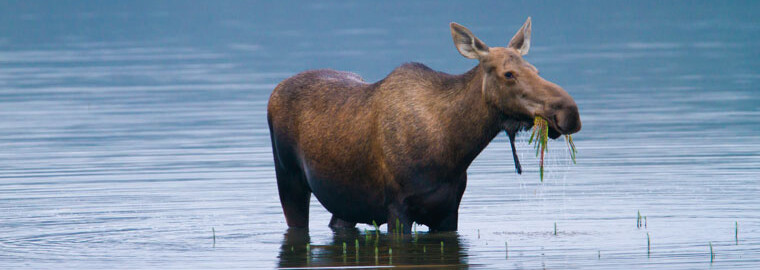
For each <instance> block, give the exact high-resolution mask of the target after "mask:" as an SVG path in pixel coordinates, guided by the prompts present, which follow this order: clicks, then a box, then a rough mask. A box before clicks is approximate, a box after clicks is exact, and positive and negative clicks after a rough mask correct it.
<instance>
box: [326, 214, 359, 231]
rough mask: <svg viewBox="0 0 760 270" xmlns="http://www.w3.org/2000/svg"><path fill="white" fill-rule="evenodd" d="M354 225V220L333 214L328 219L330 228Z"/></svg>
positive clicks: (352, 226)
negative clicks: (347, 219) (349, 220)
mask: <svg viewBox="0 0 760 270" xmlns="http://www.w3.org/2000/svg"><path fill="white" fill-rule="evenodd" d="M354 227H356V222H348V221H345V220H342V219H340V218H338V217H336V216H335V215H333V216H332V218H331V219H330V228H331V229H333V230H341V229H353V228H354Z"/></svg>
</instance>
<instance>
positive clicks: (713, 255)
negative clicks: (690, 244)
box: [710, 242, 715, 263]
mask: <svg viewBox="0 0 760 270" xmlns="http://www.w3.org/2000/svg"><path fill="white" fill-rule="evenodd" d="M714 260H715V253H713V248H712V242H710V263H712V262H713V261H714Z"/></svg>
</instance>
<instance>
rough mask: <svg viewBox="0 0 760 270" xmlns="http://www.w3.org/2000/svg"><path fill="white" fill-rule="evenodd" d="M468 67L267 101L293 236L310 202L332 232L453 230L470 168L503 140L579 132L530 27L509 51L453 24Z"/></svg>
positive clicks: (286, 86)
mask: <svg viewBox="0 0 760 270" xmlns="http://www.w3.org/2000/svg"><path fill="white" fill-rule="evenodd" d="M450 27H451V35H452V37H453V38H454V44H455V45H456V48H457V50H459V53H461V54H462V55H463V56H464V57H467V58H471V59H478V60H479V64H478V65H477V66H475V67H474V68H472V69H471V70H470V71H467V72H466V73H464V74H461V75H450V74H446V73H442V72H437V71H434V70H432V69H430V68H428V67H427V66H425V65H423V64H419V63H408V64H404V65H402V66H400V67H398V68H396V69H395V70H393V72H391V73H390V74H389V75H388V76H387V77H386V78H384V79H382V80H380V81H378V82H376V83H366V82H364V80H362V78H361V77H359V76H358V75H356V74H353V73H349V72H342V71H334V70H328V69H322V70H311V71H306V72H302V73H300V74H297V75H295V76H293V77H290V78H288V79H286V80H284V81H282V82H281V83H280V84H279V85H277V87H276V88H275V89H274V91H273V92H272V95H271V97H270V98H269V105H268V108H267V109H268V111H267V112H268V114H267V120H268V122H269V131H270V135H271V139H272V150H273V154H274V164H275V171H276V174H277V187H278V189H279V194H280V203H281V204H282V209H283V211H284V213H285V219H286V221H287V224H288V226H289V227H301V228H308V225H309V200H310V197H311V193H314V195H315V196H316V197H317V199H318V200H319V202H320V203H322V205H324V207H325V208H326V209H327V210H328V211H330V212H331V213H332V214H333V216H332V219H331V220H330V227H331V228H334V229H336V228H353V227H354V226H355V225H356V223H367V224H371V223H373V222H377V223H378V224H383V223H388V224H389V225H391V224H397V223H398V224H400V225H401V226H395V225H394V226H388V228H389V231H391V230H396V229H394V228H402V229H401V230H402V231H403V232H405V233H409V232H410V230H411V225H412V222H417V223H418V224H424V225H427V226H428V227H429V228H430V229H431V231H451V230H456V229H457V219H458V211H459V203H460V201H461V199H462V194H463V193H464V190H465V186H466V185H467V168H468V167H469V166H470V163H472V161H473V160H474V159H475V157H476V156H477V155H478V154H479V153H480V152H481V151H482V150H483V149H484V148H485V147H486V145H488V143H489V142H490V141H491V140H492V139H493V138H494V137H496V135H497V134H498V133H499V132H500V131H502V130H504V131H506V132H507V134H508V135H509V137H510V139H511V140H512V147H513V149H512V151H513V156H514V157H515V162H516V164H515V165H516V166H517V168H518V172H519V170H520V168H519V165H518V163H517V159H516V155H514V142H513V140H514V135H515V133H517V132H518V131H519V130H523V129H526V128H530V127H531V126H532V125H533V118H534V117H535V116H541V117H543V118H544V119H546V120H547V121H548V122H549V136H550V137H551V138H552V139H556V138H557V137H559V136H560V134H572V133H575V132H578V131H579V130H580V129H581V120H580V116H579V113H578V106H577V105H576V104H575V101H574V100H573V98H572V97H570V95H569V94H568V93H567V92H565V90H563V89H562V88H561V87H559V86H558V85H556V84H554V83H551V82H549V81H546V80H544V79H543V78H541V77H540V76H539V74H538V70H537V69H536V68H535V67H534V66H533V65H531V64H529V63H528V62H527V61H525V59H523V58H522V56H523V55H525V54H527V53H528V50H529V49H530V34H531V21H530V18H528V20H527V21H526V22H525V24H524V25H523V26H522V28H520V30H519V31H517V34H515V35H514V37H513V38H512V40H510V41H509V45H507V47H493V48H489V47H488V46H486V44H485V43H483V42H482V41H480V40H479V39H478V38H477V37H475V36H474V35H473V34H472V33H471V32H470V31H469V30H468V29H467V28H465V27H464V26H461V25H459V24H457V23H451V25H450Z"/></svg>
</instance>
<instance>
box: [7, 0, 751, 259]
mask: <svg viewBox="0 0 760 270" xmlns="http://www.w3.org/2000/svg"><path fill="white" fill-rule="evenodd" d="M757 10H760V5H759V4H758V3H757V2H741V1H726V2H715V1H692V2H675V1H672V2H671V1H668V2H664V3H659V1H643V2H642V1H638V2H635V3H634V2H614V1H603V2H602V1H599V2H592V1H584V2H567V3H566V2H533V1H530V2H528V1H495V2H478V3H439V2H433V1H419V2H417V1H415V2H411V3H407V2H406V1H383V2H369V1H368V2H350V3H341V2H322V1H320V2H318V3H317V2H315V3H311V2H299V3H287V2H274V3H273V2H253V1H252V2H238V1H224V2H221V3H216V2H211V1H160V2H156V1H124V2H111V1H77V2H61V1H4V2H2V3H0V268H2V269H17V268H25V269H27V268H56V269H60V268H80V269H81V268H95V269H102V268H111V269H116V268H129V269H134V268H179V269H187V268H204V269H207V268H224V269H229V268H275V267H301V266H307V267H314V266H332V267H338V266H355V265H382V266H387V265H397V266H399V265H409V264H419V265H427V266H431V267H435V266H445V265H449V266H457V267H473V268H532V269H535V268H549V269H574V268H584V269H587V268H594V269H621V268H630V267H634V268H648V269H664V268H667V269H693V268H700V269H704V268H711V267H714V268H724V269H755V268H757V266H758V265H760V208H758V206H759V205H760V135H758V134H760V90H759V89H758V86H757V85H760V61H759V60H760V19H758V17H757V16H756V11H757ZM528 16H532V18H533V39H532V48H531V51H530V54H529V55H528V56H527V57H526V59H527V60H528V61H530V62H531V63H532V64H534V65H535V66H537V67H538V68H539V69H540V70H541V75H542V76H543V77H544V78H546V79H548V80H551V81H553V82H555V83H557V84H559V85H561V86H563V87H564V88H565V89H566V90H568V92H569V93H570V94H571V95H573V97H574V98H575V100H576V102H577V103H578V105H579V107H580V112H581V118H582V120H583V130H582V131H581V132H580V133H578V134H577V135H575V136H574V139H575V143H576V145H577V146H578V150H579V153H578V164H576V165H570V161H569V157H568V155H567V153H566V152H565V150H564V142H563V141H562V140H559V141H556V142H550V146H551V147H552V149H551V152H550V153H549V156H548V157H549V161H548V163H547V167H546V170H547V176H546V179H545V181H544V182H543V183H542V182H540V181H539V179H538V172H537V171H538V168H537V167H538V166H537V164H538V161H537V160H536V159H535V157H534V156H533V152H532V146H529V145H528V144H527V142H526V139H527V137H526V135H524V134H523V135H522V136H521V137H520V143H519V144H518V148H519V149H520V151H519V153H520V155H521V160H522V162H523V166H524V169H525V170H526V171H525V172H524V173H523V175H517V174H515V173H514V167H513V164H512V160H511V155H510V153H509V145H508V143H507V140H506V137H505V136H499V137H498V138H497V139H496V140H494V141H493V142H492V143H491V145H490V146H489V147H488V148H487V149H486V150H485V151H484V152H483V153H482V154H481V155H480V156H479V157H478V159H476V161H475V162H474V164H473V165H472V166H471V167H470V170H469V183H468V189H467V191H466V193H465V195H464V199H463V201H462V206H461V208H460V221H459V228H460V229H459V231H458V232H457V233H454V234H442V235H436V234H426V233H424V232H425V231H426V228H425V227H420V228H418V229H419V230H420V232H421V233H420V236H418V239H417V240H416V241H415V240H414V239H410V238H407V239H396V238H393V236H388V235H380V237H379V238H380V239H379V240H378V239H377V237H376V236H372V233H371V232H370V233H369V235H365V233H364V229H371V228H370V227H366V226H360V227H359V228H360V230H359V234H348V235H340V234H333V232H332V231H330V230H329V229H328V227H327V223H328V221H329V218H330V215H329V213H327V212H326V211H325V210H324V208H322V207H321V206H320V205H319V203H318V202H317V201H316V200H314V199H313V201H312V207H311V228H310V231H309V233H308V235H302V234H298V233H292V232H288V231H287V230H286V229H287V226H286V224H285V220H284V217H283V216H282V210H281V208H280V205H279V199H278V196H277V190H276V185H275V178H274V169H273V168H274V167H273V164H272V156H271V148H270V146H269V135H268V130H267V126H266V121H265V107H266V103H267V98H268V97H269V93H271V91H272V89H273V88H274V86H275V85H276V84H277V83H278V82H279V81H281V80H283V79H285V78H287V77H289V76H291V75H293V74H295V73H297V72H300V71H303V70H307V69H313V68H333V69H338V70H348V71H352V72H355V73H358V74H360V75H362V76H363V77H364V78H365V79H366V80H368V81H376V80H379V79H382V78H383V77H384V76H385V75H386V74H387V73H388V72H390V70H392V69H393V68H394V67H396V66H398V65H399V64H401V63H404V62H409V61H417V62H422V63H425V64H427V65H428V66H430V67H431V68H433V69H436V70H441V71H444V72H448V73H462V72H465V71H466V70H468V69H470V68H471V67H472V66H473V65H475V62H473V61H472V60H468V59H465V58H462V57H461V56H460V55H459V54H458V53H457V52H456V50H455V48H454V46H453V44H452V43H451V37H450V32H449V29H448V23H449V22H450V21H456V22H459V23H461V24H463V25H466V26H468V27H469V28H470V29H471V30H472V31H473V32H474V33H475V34H476V35H477V36H478V37H480V39H482V40H483V41H484V42H486V43H487V44H488V45H490V46H504V45H505V44H506V43H507V41H508V40H509V38H510V37H511V36H512V35H513V34H514V32H515V31H516V30H517V29H518V28H519V26H520V25H521V24H522V23H523V22H524V20H525V18H526V17H528ZM637 213H640V214H641V215H642V216H646V223H645V225H646V226H641V227H640V228H639V227H637ZM642 219H643V218H642ZM737 223H738V235H737V233H736V230H737V227H736V224H737ZM555 224H556V228H557V229H556V230H557V233H556V235H555V233H554V228H555ZM383 227H384V226H383ZM212 229H213V232H212ZM382 229H383V231H384V228H382ZM648 236H649V242H650V243H649V248H647V237H648ZM737 236H738V241H737ZM368 237H369V238H368ZM356 239H358V240H360V246H361V248H360V253H359V254H355V253H354V250H355V249H354V241H355V240H356ZM367 239H370V240H367ZM373 239H374V240H373ZM374 241H377V242H378V243H379V244H378V246H379V248H380V255H379V256H378V258H377V259H375V257H374V251H373V250H372V249H373V245H372V243H373V242H374ZM440 241H443V242H445V247H444V250H443V251H441V250H440V244H439V242H440ZM306 242H309V243H310V252H308V253H307V252H306V250H305V243H306ZM342 242H347V243H348V255H347V256H343V255H342V252H341V249H342ZM505 242H506V243H507V244H508V248H507V247H506V246H505ZM710 243H712V246H713V249H714V253H715V259H714V261H713V262H712V263H711V262H710V247H709V244H710ZM291 247H292V248H293V250H292V251H291V250H290V249H291ZM388 247H392V248H393V251H394V252H393V255H392V256H391V255H389V254H388V250H387V249H388ZM420 248H423V250H424V251H425V252H423V253H420Z"/></svg>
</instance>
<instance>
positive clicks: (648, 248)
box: [647, 233, 652, 257]
mask: <svg viewBox="0 0 760 270" xmlns="http://www.w3.org/2000/svg"><path fill="white" fill-rule="evenodd" d="M651 246H652V245H651V242H650V241H649V233H647V257H649V254H650V250H651V249H650V247H651Z"/></svg>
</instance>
